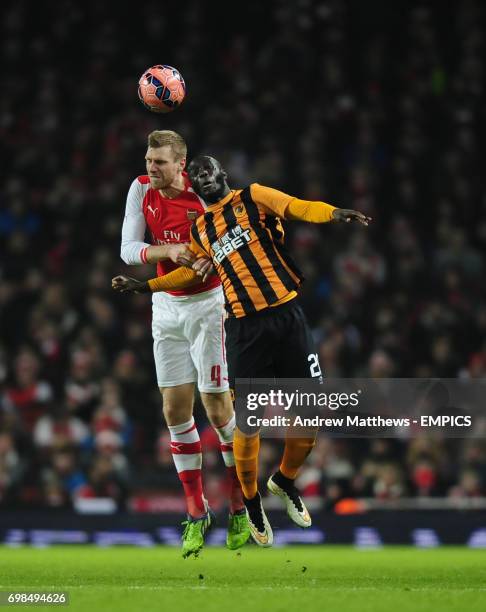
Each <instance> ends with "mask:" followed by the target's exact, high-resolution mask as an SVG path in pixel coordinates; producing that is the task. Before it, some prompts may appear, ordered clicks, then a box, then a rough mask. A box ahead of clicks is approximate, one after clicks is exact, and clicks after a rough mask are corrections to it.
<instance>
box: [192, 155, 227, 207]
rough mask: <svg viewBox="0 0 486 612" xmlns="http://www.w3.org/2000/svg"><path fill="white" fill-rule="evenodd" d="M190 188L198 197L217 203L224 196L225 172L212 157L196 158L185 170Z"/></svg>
mask: <svg viewBox="0 0 486 612" xmlns="http://www.w3.org/2000/svg"><path fill="white" fill-rule="evenodd" d="M187 174H188V176H189V180H190V181H191V184H192V188H193V189H194V191H195V192H196V193H197V195H198V196H200V197H201V198H203V199H204V200H207V201H209V202H217V201H218V200H219V199H221V198H222V197H223V195H224V191H225V188H226V172H225V171H224V170H223V168H221V164H220V163H219V162H218V161H217V160H216V159H214V158H212V157H198V158H196V159H195V160H193V161H192V162H191V163H190V164H189V168H188V169H187Z"/></svg>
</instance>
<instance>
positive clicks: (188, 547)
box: [182, 510, 212, 559]
mask: <svg viewBox="0 0 486 612" xmlns="http://www.w3.org/2000/svg"><path fill="white" fill-rule="evenodd" d="M211 524H212V517H211V511H210V510H208V512H207V514H205V515H204V516H202V517H201V518H198V519H194V518H192V517H191V516H188V518H187V521H184V522H183V523H182V525H184V532H183V534H182V556H183V557H184V559H187V557H190V556H191V555H194V557H197V556H198V555H199V553H200V552H201V549H202V547H203V546H204V536H205V535H206V533H207V531H208V529H209V528H210V527H211Z"/></svg>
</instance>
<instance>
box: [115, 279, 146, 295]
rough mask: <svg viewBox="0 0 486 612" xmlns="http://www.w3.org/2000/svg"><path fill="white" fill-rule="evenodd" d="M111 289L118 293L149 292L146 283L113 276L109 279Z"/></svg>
mask: <svg viewBox="0 0 486 612" xmlns="http://www.w3.org/2000/svg"><path fill="white" fill-rule="evenodd" d="M111 288H112V289H114V290H115V291H120V293H147V291H148V290H149V286H148V283H147V282H146V281H139V280H137V279H136V278H131V277H130V276H115V278H112V279H111Z"/></svg>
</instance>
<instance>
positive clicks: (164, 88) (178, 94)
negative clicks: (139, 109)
mask: <svg viewBox="0 0 486 612" xmlns="http://www.w3.org/2000/svg"><path fill="white" fill-rule="evenodd" d="M185 95H186V84H185V83H184V79H183V78H182V75H181V73H180V72H179V71H178V70H177V69H176V68H173V67H172V66H167V65H166V64H158V65H157V66H152V67H151V68H148V69H147V70H145V72H144V73H143V74H142V76H141V77H140V80H139V82H138V97H139V98H140V101H141V102H142V104H143V105H144V106H145V108H148V109H149V110H151V111H152V112H154V113H170V112H171V111H173V110H175V109H176V108H177V107H178V106H180V105H181V104H182V101H183V100H184V97H185Z"/></svg>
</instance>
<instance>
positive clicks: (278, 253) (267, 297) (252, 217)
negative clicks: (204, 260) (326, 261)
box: [147, 183, 336, 317]
mask: <svg viewBox="0 0 486 612" xmlns="http://www.w3.org/2000/svg"><path fill="white" fill-rule="evenodd" d="M335 210H336V209H335V207H334V206H331V205H330V204H326V203H325V202H310V201H306V200H299V199H298V198H295V197H293V196H290V195H287V194H286V193H282V192H281V191H277V190H276V189H272V188H270V187H264V186H262V185H258V183H253V184H251V185H250V186H249V187H247V188H246V189H243V190H236V191H231V192H230V193H229V194H228V195H227V196H225V197H224V198H223V199H222V200H220V201H219V202H216V203H215V204H211V205H210V206H209V207H208V210H207V212H206V213H205V214H204V215H201V216H200V217H198V219H197V220H196V221H195V223H194V224H193V226H192V228H191V245H190V249H191V250H192V251H193V252H194V253H195V255H196V256H197V257H209V258H210V259H211V260H212V263H213V265H214V268H215V271H216V273H217V274H218V275H219V277H220V279H221V281H222V285H223V290H224V294H225V302H226V310H227V311H228V313H229V314H230V315H232V316H234V317H244V316H247V315H250V314H253V313H255V312H259V311H261V310H263V309H265V308H268V307H272V306H279V305H281V304H283V303H285V302H288V301H290V300H291V299H293V298H294V297H296V295H297V292H296V290H297V289H298V287H299V285H300V283H301V282H302V274H301V273H300V271H299V269H298V268H297V266H296V265H295V263H294V261H293V260H292V258H291V257H290V255H289V253H288V252H287V249H286V248H285V245H284V231H283V228H282V224H281V221H280V219H281V218H283V219H290V220H300V221H308V222H311V223H327V222H329V221H331V220H332V219H333V218H334V211H335ZM197 281H198V275H197V273H196V272H195V271H194V270H191V269H189V268H185V267H180V268H177V270H174V271H173V272H170V273H169V274H166V275H165V276H163V277H158V278H152V279H150V280H149V281H147V284H148V287H149V288H150V290H151V291H169V290H174V289H182V288H185V287H188V286H190V285H192V284H193V283H194V282H197Z"/></svg>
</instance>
